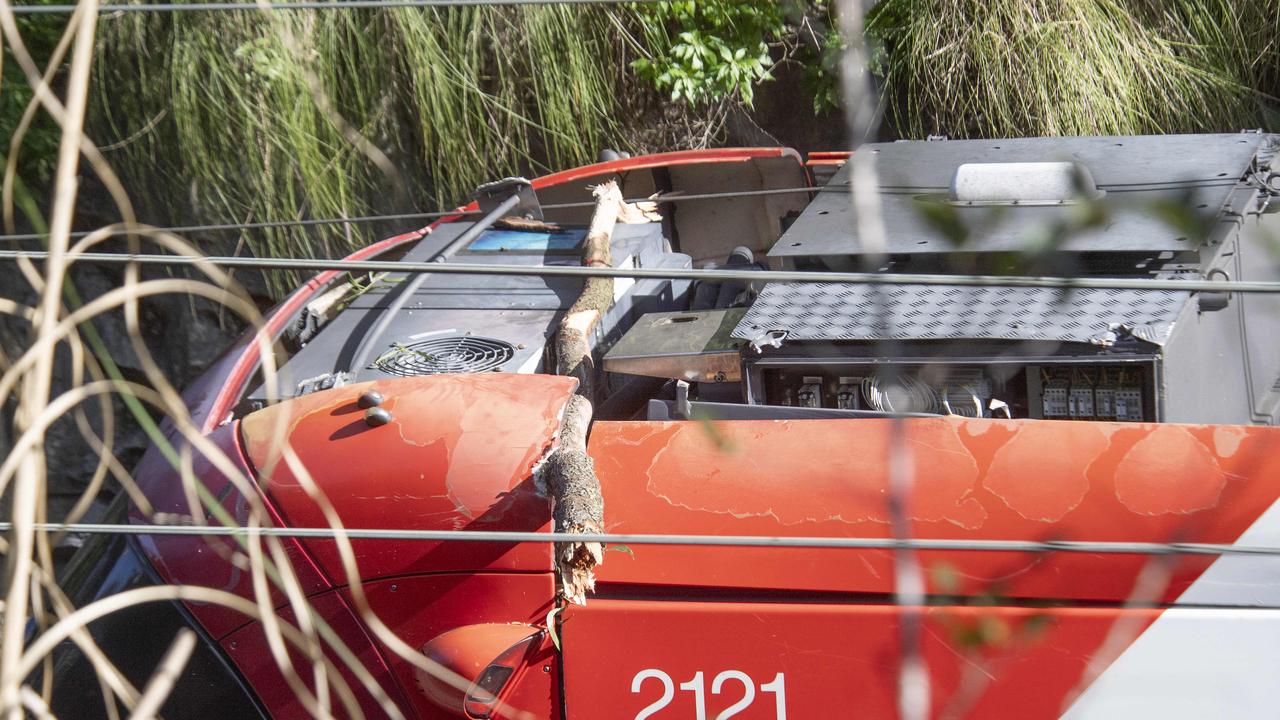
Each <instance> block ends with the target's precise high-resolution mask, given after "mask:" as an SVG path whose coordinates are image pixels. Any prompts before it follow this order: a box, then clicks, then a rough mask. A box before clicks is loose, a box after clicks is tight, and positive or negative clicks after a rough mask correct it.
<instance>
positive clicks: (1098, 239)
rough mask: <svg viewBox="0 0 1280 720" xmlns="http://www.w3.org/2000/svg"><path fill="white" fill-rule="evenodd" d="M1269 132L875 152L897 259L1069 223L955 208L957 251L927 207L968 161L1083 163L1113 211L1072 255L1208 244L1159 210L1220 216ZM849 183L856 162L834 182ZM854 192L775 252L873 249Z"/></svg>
mask: <svg viewBox="0 0 1280 720" xmlns="http://www.w3.org/2000/svg"><path fill="white" fill-rule="evenodd" d="M1274 139H1275V136H1270V135H1259V134H1232V135H1168V136H1140V137H1078V138H1023V139H1012V140H948V141H944V142H901V143H879V144H874V145H867V146H865V147H864V148H863V149H862V150H861V151H860V152H868V153H873V154H874V155H875V157H876V172H877V177H878V182H879V185H880V200H881V213H882V216H883V220H884V226H885V228H886V231H887V234H888V237H887V252H889V253H907V254H914V253H939V252H955V251H957V250H963V251H966V252H1004V251H1020V250H1025V249H1028V248H1029V247H1032V246H1033V245H1034V243H1035V242H1036V237H1037V233H1038V232H1043V229H1044V228H1046V227H1049V226H1050V224H1052V223H1055V222H1057V221H1060V220H1062V219H1063V218H1064V216H1065V215H1066V214H1067V213H1069V212H1071V210H1072V206H1070V205H1068V206H1004V207H994V208H993V207H987V206H971V207H968V206H955V208H956V210H955V211H956V215H957V217H958V218H959V219H960V220H961V222H963V223H964V224H965V225H966V226H967V227H968V228H969V229H970V238H969V240H968V241H967V242H966V244H965V246H964V247H963V248H957V247H956V246H954V245H953V244H952V243H951V242H950V241H949V240H948V239H947V238H946V236H945V235H944V234H943V233H941V232H940V231H939V229H938V228H937V227H936V226H935V225H934V224H931V223H930V222H929V221H928V220H927V219H926V218H925V215H924V212H923V211H924V210H925V205H924V204H925V203H928V202H939V201H940V200H941V199H942V197H943V196H945V195H946V193H947V192H948V189H949V186H950V183H951V178H952V175H953V174H954V173H955V169H956V168H957V167H958V166H960V165H961V164H964V163H975V162H977V163H994V162H1035V161H1074V162H1078V163H1080V164H1082V165H1084V166H1085V167H1086V168H1088V169H1089V171H1090V173H1091V174H1092V175H1093V178H1094V180H1095V182H1096V183H1097V185H1098V187H1099V189H1101V190H1103V191H1105V193H1106V194H1105V196H1104V197H1103V198H1102V200H1101V202H1102V203H1103V204H1104V206H1105V207H1106V208H1107V210H1108V211H1109V213H1110V216H1109V218H1108V221H1107V223H1106V224H1105V225H1103V226H1101V227H1097V228H1094V229H1091V230H1089V231H1085V232H1080V233H1077V234H1074V235H1072V236H1070V237H1068V238H1066V241H1065V243H1064V244H1063V245H1062V246H1061V247H1060V249H1061V250H1065V251H1076V252H1085V251H1090V252H1107V251H1143V252H1146V251H1166V250H1171V251H1180V250H1190V249H1193V248H1194V247H1195V243H1196V242H1197V240H1198V239H1196V238H1187V237H1185V236H1184V234H1183V233H1182V232H1180V231H1178V230H1176V229H1175V228H1174V227H1172V226H1171V225H1170V224H1169V223H1167V222H1166V221H1165V220H1164V219H1162V218H1160V217H1159V216H1158V215H1157V214H1156V213H1153V212H1151V206H1152V204H1153V203H1155V202H1160V201H1169V200H1174V201H1177V202H1185V203H1189V204H1190V205H1191V206H1192V207H1193V208H1194V209H1196V210H1197V211H1199V212H1201V213H1203V214H1204V215H1205V216H1206V217H1212V216H1214V215H1217V214H1219V213H1220V212H1221V211H1222V210H1223V208H1224V205H1225V204H1226V203H1227V202H1228V200H1229V196H1230V194H1231V191H1232V189H1233V188H1234V187H1235V186H1236V183H1237V181H1238V180H1239V179H1240V178H1241V176H1242V175H1244V173H1245V172H1246V171H1247V170H1248V169H1249V166H1250V163H1251V162H1252V161H1253V158H1254V156H1255V155H1257V154H1258V152H1259V149H1260V148H1261V147H1262V146H1263V143H1264V142H1272V141H1274ZM848 182H849V165H848V164H847V163H846V164H845V166H844V167H842V168H841V169H840V171H839V172H837V173H836V175H835V177H834V178H832V180H831V183H832V184H833V185H838V184H847V183H848ZM856 225H857V223H856V217H855V214H854V211H853V208H852V203H851V202H850V197H849V195H848V194H846V193H843V192H825V193H819V194H818V195H817V197H816V198H815V199H814V200H813V202H812V203H810V205H809V206H808V207H807V208H806V209H805V211H804V213H802V214H801V216H800V217H799V218H798V219H797V220H796V221H795V223H794V224H792V226H791V227H790V228H789V229H788V230H787V232H786V233H785V234H784V235H783V236H782V237H781V238H780V239H779V241H778V242H777V243H776V244H775V245H774V246H773V248H772V249H771V250H770V251H769V257H771V258H796V257H815V256H848V255H858V254H861V253H862V252H863V246H862V243H861V242H860V241H859V238H858V237H857V231H856Z"/></svg>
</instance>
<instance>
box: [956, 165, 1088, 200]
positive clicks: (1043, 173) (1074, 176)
mask: <svg viewBox="0 0 1280 720" xmlns="http://www.w3.org/2000/svg"><path fill="white" fill-rule="evenodd" d="M1102 195H1103V193H1102V191H1100V190H1098V186H1097V184H1095V183H1094V181H1093V175H1091V174H1090V173H1089V169H1088V168H1086V167H1085V166H1084V165H1081V164H1080V163H1075V162H1008V163H965V164H963V165H961V166H960V167H958V168H956V172H955V175H953V176H952V177H951V197H950V200H951V202H953V203H957V204H962V205H1065V204H1067V203H1071V202H1078V201H1080V200H1092V199H1096V198H1098V197H1101V196H1102Z"/></svg>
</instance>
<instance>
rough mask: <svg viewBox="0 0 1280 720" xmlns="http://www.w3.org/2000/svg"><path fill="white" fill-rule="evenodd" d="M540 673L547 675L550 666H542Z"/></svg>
mask: <svg viewBox="0 0 1280 720" xmlns="http://www.w3.org/2000/svg"><path fill="white" fill-rule="evenodd" d="M542 672H544V673H549V672H551V666H550V665H543V666H542Z"/></svg>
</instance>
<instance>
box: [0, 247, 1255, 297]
mask: <svg viewBox="0 0 1280 720" xmlns="http://www.w3.org/2000/svg"><path fill="white" fill-rule="evenodd" d="M48 256H49V254H48V253H47V252H44V251H39V250H32V251H26V250H0V260H11V261H17V260H19V259H27V260H32V261H40V260H46V259H47V258H48ZM75 261H76V262H85V263H90V264H98V265H128V264H130V263H137V264H139V265H155V266H160V267H184V266H191V267H198V266H200V265H217V266H219V267H225V268H251V269H256V270H314V271H323V270H337V271H341V272H432V273H437V274H446V275H447V274H457V275H511V276H536V277H575V278H591V277H608V278H636V279H640V278H656V279H664V280H719V281H723V280H738V281H742V282H746V283H755V282H760V283H765V282H779V283H853V284H858V283H861V284H867V285H956V286H967V287H1034V288H1053V289H1058V290H1072V289H1075V290H1145V291H1162V292H1223V293H1231V292H1236V293H1264V294H1276V293H1280V282H1274V281H1245V280H1168V279H1161V278H1151V279H1138V278H1106V277H1088V278H1066V277H1022V276H1011V275H930V274H910V273H893V274H887V273H872V272H829V271H808V270H729V269H720V268H707V269H702V268H698V269H695V268H599V267H580V266H561V265H501V264H491V263H476V264H471V263H432V262H405V261H395V260H324V259H312V258H258V257H227V256H191V255H154V254H136V255H135V254H127V253H82V254H80V255H77V256H76V257H75Z"/></svg>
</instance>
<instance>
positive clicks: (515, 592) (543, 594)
mask: <svg viewBox="0 0 1280 720" xmlns="http://www.w3.org/2000/svg"><path fill="white" fill-rule="evenodd" d="M365 592H366V593H367V595H368V598H369V605H370V606H371V607H372V608H373V610H374V612H376V613H377V614H378V617H379V618H381V619H382V621H383V622H384V623H386V624H387V626H388V627H390V628H391V629H392V630H394V631H395V633H396V635H397V636H398V637H399V638H400V639H401V640H403V641H404V642H406V643H407V644H408V645H409V646H410V647H412V648H416V649H421V648H422V647H423V646H424V645H426V644H427V642H428V641H430V640H432V639H433V638H435V637H436V636H437V635H440V634H442V633H444V632H446V631H448V630H452V629H454V628H457V627H461V626H463V625H476V624H480V623H528V624H529V625H535V626H539V627H546V618H547V613H549V612H550V611H551V608H552V607H553V605H552V601H553V598H554V597H555V578H554V576H553V575H552V574H551V573H537V574H520V573H505V574H482V575H419V576H415V577H406V578H395V579H388V580H379V581H377V582H373V583H368V584H367V585H365ZM384 655H385V656H386V657H387V658H388V662H389V663H390V665H391V667H392V669H393V670H394V672H395V675H396V678H397V679H398V680H399V682H400V684H401V686H402V687H404V688H405V693H406V695H407V696H408V697H409V698H410V701H411V702H412V703H413V706H414V708H415V710H416V711H417V712H418V713H419V715H420V716H421V717H424V718H436V717H448V716H447V715H444V714H443V713H442V712H441V711H440V710H439V709H438V708H437V707H436V706H435V705H433V704H432V703H431V702H429V701H428V700H427V697H426V695H425V694H424V693H422V692H420V691H419V690H417V687H416V683H417V680H416V677H415V671H414V668H413V666H411V665H410V664H408V663H407V662H405V661H404V660H402V659H400V658H397V657H395V656H394V655H393V654H392V653H390V652H388V651H386V650H384ZM544 668H545V670H544ZM558 682H559V675H558V672H557V668H556V663H555V656H554V654H553V652H552V649H551V648H550V646H549V645H544V646H543V647H542V648H541V649H540V650H539V651H537V652H536V653H535V654H534V656H533V657H532V658H530V660H529V664H528V665H527V666H526V667H525V668H524V669H523V670H522V671H521V672H519V673H518V674H517V675H516V676H515V677H513V678H512V679H511V681H510V683H509V689H510V692H511V694H510V695H507V694H504V695H503V698H502V699H503V700H504V701H505V702H507V703H509V704H510V705H511V706H512V707H513V708H515V709H518V710H520V711H523V712H525V713H529V714H530V715H528V716H524V717H530V716H531V717H533V718H552V717H556V716H557V714H556V708H557V706H556V703H557V698H558V695H557V684H558ZM510 716H511V717H519V716H520V715H519V714H518V713H511V714H510Z"/></svg>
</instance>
